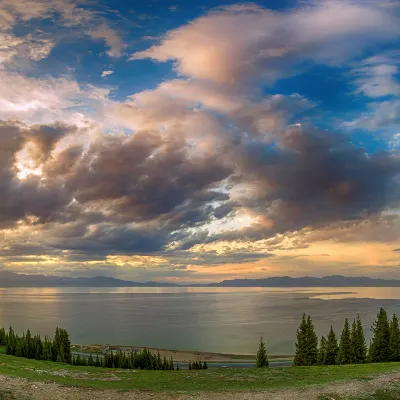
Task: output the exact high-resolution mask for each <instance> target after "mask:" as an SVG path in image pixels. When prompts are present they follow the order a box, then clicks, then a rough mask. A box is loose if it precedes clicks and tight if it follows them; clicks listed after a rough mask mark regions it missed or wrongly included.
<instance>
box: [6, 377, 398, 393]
mask: <svg viewBox="0 0 400 400" xmlns="http://www.w3.org/2000/svg"><path fill="white" fill-rule="evenodd" d="M398 382H400V373H391V374H383V375H379V376H377V377H375V378H374V379H372V380H370V381H365V380H363V381H352V382H345V383H336V384H330V385H324V386H314V387H308V388H305V389H284V390H278V391H277V390H268V391H264V392H237V393H198V394H197V393H193V394H182V395H179V394H160V393H157V392H143V391H141V392H138V391H132V392H118V391H115V390H94V389H83V388H74V387H64V386H60V385H58V384H54V383H43V382H32V381H28V380H26V379H21V378H14V377H8V376H5V375H0V389H1V390H2V391H7V390H8V391H11V392H12V393H13V394H14V395H15V396H16V398H22V399H26V398H28V399H34V400H61V399H62V400H67V399H70V400H86V399H96V400H122V399H124V400H125V399H126V400H150V399H152V400H154V399H157V400H167V399H168V400H172V399H174V400H189V399H193V400H222V399H229V400H267V399H268V400H317V398H318V396H319V395H321V394H325V393H326V394H332V393H336V394H342V395H352V394H353V395H356V394H357V395H360V394H367V393H373V392H374V391H375V390H376V389H378V388H387V387H389V386H390V385H391V384H394V383H398Z"/></svg>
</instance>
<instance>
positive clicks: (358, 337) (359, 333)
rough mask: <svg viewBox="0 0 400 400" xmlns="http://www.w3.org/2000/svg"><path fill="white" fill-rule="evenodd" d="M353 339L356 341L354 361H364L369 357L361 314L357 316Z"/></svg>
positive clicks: (357, 362)
mask: <svg viewBox="0 0 400 400" xmlns="http://www.w3.org/2000/svg"><path fill="white" fill-rule="evenodd" d="M352 340H355V341H356V344H355V346H354V355H353V357H354V360H353V362H354V363H356V364H361V363H364V362H365V361H366V359H367V344H366V343H365V336H364V329H363V326H362V322H361V318H360V315H357V318H356V334H355V337H354V338H352Z"/></svg>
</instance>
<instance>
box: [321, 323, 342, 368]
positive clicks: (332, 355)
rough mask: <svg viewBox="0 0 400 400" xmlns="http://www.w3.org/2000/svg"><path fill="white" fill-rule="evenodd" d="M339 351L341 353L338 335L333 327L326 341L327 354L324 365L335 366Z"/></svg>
mask: <svg viewBox="0 0 400 400" xmlns="http://www.w3.org/2000/svg"><path fill="white" fill-rule="evenodd" d="M338 351H339V348H338V343H337V339H336V335H335V332H334V330H333V327H332V325H331V329H330V331H329V334H328V338H327V341H326V354H325V362H324V364H325V365H335V364H336V358H337V355H338Z"/></svg>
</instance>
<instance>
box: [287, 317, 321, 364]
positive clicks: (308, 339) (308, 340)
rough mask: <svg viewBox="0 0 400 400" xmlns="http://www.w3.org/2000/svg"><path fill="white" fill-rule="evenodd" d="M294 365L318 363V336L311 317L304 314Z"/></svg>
mask: <svg viewBox="0 0 400 400" xmlns="http://www.w3.org/2000/svg"><path fill="white" fill-rule="evenodd" d="M293 363H294V365H296V366H300V365H316V364H317V363H318V337H317V334H316V333H315V328H314V324H313V323H312V320H311V317H310V316H308V317H307V318H306V315H305V314H303V318H302V321H301V324H300V326H299V328H298V330H297V340H296V353H295V357H294V361H293Z"/></svg>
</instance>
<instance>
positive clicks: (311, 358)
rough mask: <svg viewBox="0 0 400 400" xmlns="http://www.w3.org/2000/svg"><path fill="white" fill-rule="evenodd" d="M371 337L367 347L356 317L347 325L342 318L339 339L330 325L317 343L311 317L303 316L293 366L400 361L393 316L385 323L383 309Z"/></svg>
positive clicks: (399, 341)
mask: <svg viewBox="0 0 400 400" xmlns="http://www.w3.org/2000/svg"><path fill="white" fill-rule="evenodd" d="M371 330H372V332H373V337H372V339H371V342H370V345H369V346H367V344H366V341H365V335H364V330H363V324H362V321H361V318H360V316H359V315H357V317H356V318H355V319H354V320H353V322H352V324H351V326H350V322H349V320H348V319H347V318H346V319H345V321H344V325H343V330H342V332H341V335H340V338H339V339H338V338H337V336H336V334H335V332H334V330H333V327H332V326H331V328H330V330H329V333H328V335H327V337H326V338H325V336H322V337H321V339H320V340H319V341H318V336H317V333H316V331H315V327H314V324H313V322H312V320H311V317H310V316H309V315H308V316H306V315H305V314H303V318H302V321H301V323H300V326H299V328H298V329H297V339H296V353H295V357H294V361H293V364H294V365H295V366H303V365H343V364H362V363H367V362H370V363H379V362H391V361H400V328H399V320H398V318H397V316H396V314H393V316H392V318H391V320H390V321H389V318H388V315H387V313H386V311H385V309H384V308H381V309H380V310H379V313H378V315H377V317H376V320H375V321H374V323H373V325H372V327H371Z"/></svg>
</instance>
